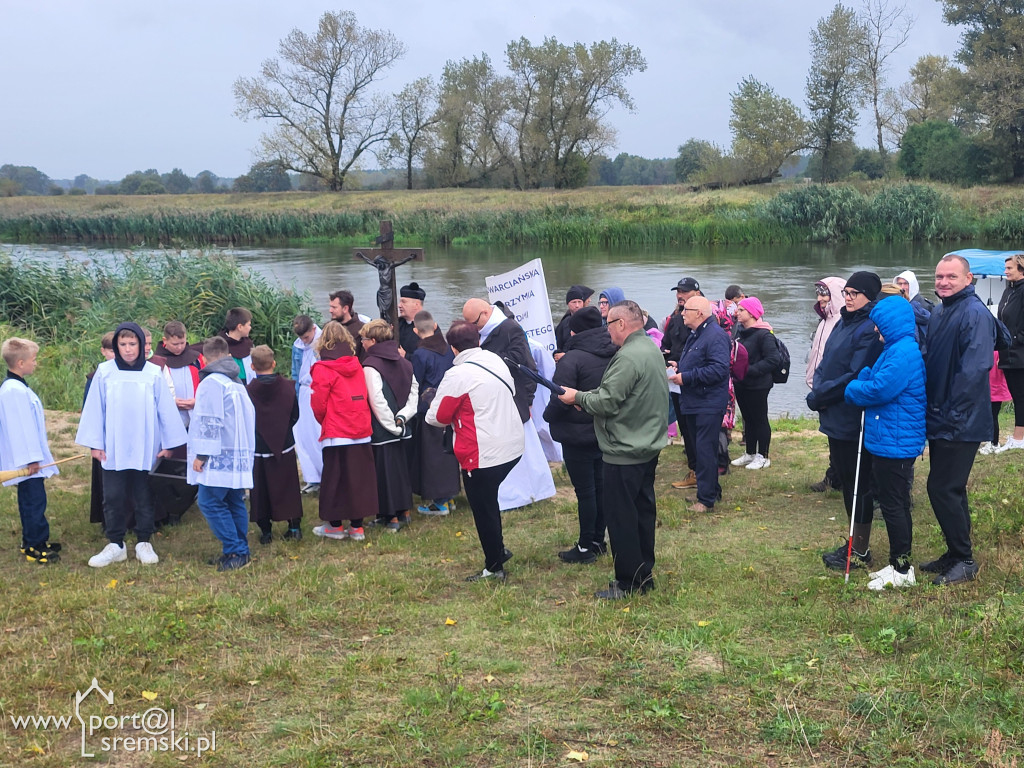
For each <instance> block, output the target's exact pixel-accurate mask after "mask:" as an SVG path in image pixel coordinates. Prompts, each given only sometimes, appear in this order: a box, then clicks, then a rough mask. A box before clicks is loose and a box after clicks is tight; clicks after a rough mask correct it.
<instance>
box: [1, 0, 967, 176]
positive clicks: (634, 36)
mask: <svg viewBox="0 0 1024 768" xmlns="http://www.w3.org/2000/svg"><path fill="white" fill-rule="evenodd" d="M860 1H861V0H855V2H854V3H847V5H857V4H859V2H860ZM906 2H907V5H908V11H909V12H910V13H911V14H912V15H913V16H914V18H915V19H916V22H915V25H914V28H913V31H912V33H911V38H910V41H909V43H908V44H907V45H906V46H905V48H904V49H903V50H902V51H900V52H899V54H898V55H897V56H896V57H895V59H894V62H893V66H892V71H891V73H890V81H891V82H892V84H894V85H895V84H898V83H900V82H903V81H905V80H906V79H908V75H907V72H908V70H909V68H910V66H911V65H912V64H913V63H914V62H915V61H916V60H917V59H918V57H920V56H922V55H924V54H928V53H934V54H944V55H948V56H950V58H952V57H953V55H954V53H955V51H956V49H957V47H958V40H959V36H960V34H959V31H958V30H956V29H954V28H952V27H948V26H946V25H945V24H943V22H942V14H941V4H940V2H938V0H906ZM833 7H834V3H833V2H828V1H826V0H660V1H655V0H579V1H578V2H577V1H576V0H514V1H510V0H486V1H484V2H481V1H480V0H438V2H433V3H426V2H421V1H417V2H411V1H410V0H393V1H392V2H381V1H379V0H378V1H377V2H366V1H365V0H357V1H354V2H349V3H347V4H345V5H338V6H335V7H333V8H332V7H331V6H329V5H324V4H323V2H322V1H321V2H311V0H287V1H286V2H282V0H246V2H241V1H240V0H174V2H167V0H144V1H142V2H140V0H0V33H2V39H3V58H4V62H5V68H4V69H5V71H4V74H3V76H2V77H0V105H2V110H0V164H4V163H13V164H15V165H34V166H36V167H37V168H38V169H39V170H41V171H43V172H44V173H46V174H47V175H49V176H50V177H51V178H55V179H57V178H73V177H74V176H76V175H78V174H80V173H85V174H88V175H90V176H92V177H94V178H99V179H111V180H119V179H121V178H122V177H123V176H125V175H126V174H128V173H130V172H132V171H135V170H144V169H147V168H156V169H157V170H159V171H161V172H166V171H170V170H171V169H172V168H175V167H178V168H181V169H182V170H183V171H185V173H187V174H188V175H189V176H194V175H196V174H197V173H199V172H200V171H202V170H211V171H213V172H214V173H216V174H217V175H219V176H226V177H233V176H236V175H239V174H242V173H245V172H246V170H248V168H249V166H250V165H251V164H252V163H253V162H254V156H253V150H254V148H255V147H256V145H257V139H258V137H259V135H260V133H261V132H262V130H263V127H264V125H263V124H261V123H260V122H258V121H254V122H248V123H246V122H243V121H241V120H240V119H238V118H237V117H235V115H234V108H235V105H234V99H233V96H232V84H233V82H234V81H235V79H236V78H238V77H239V76H243V75H246V76H248V75H255V74H257V72H258V70H259V66H260V63H261V62H262V61H263V60H264V59H266V58H270V57H273V56H275V55H276V52H277V44H278V41H279V40H280V39H281V38H282V37H284V36H285V35H286V34H287V33H288V32H289V31H290V30H291V29H293V28H296V27H297V28H299V29H302V30H303V31H305V32H309V33H312V32H313V31H314V30H315V28H316V23H317V20H318V19H319V17H320V16H321V15H322V14H323V13H324V12H325V11H326V10H351V11H353V12H354V13H355V14H356V17H357V19H358V21H359V23H360V25H362V26H365V27H371V28H385V29H389V30H391V31H392V32H393V33H394V34H395V35H397V36H398V37H399V38H400V39H401V40H403V41H404V42H405V43H406V45H407V47H408V53H407V55H406V57H405V58H404V59H403V60H401V61H400V62H399V63H398V64H397V65H396V66H395V67H393V68H392V69H391V70H390V73H389V74H388V76H387V77H386V78H385V79H384V80H383V81H382V83H381V85H380V87H381V88H382V89H384V90H386V91H388V92H395V91H398V90H400V89H401V88H402V86H403V85H405V84H406V83H408V82H409V81H411V80H413V79H415V78H417V77H421V76H425V75H431V76H433V77H434V78H435V80H436V79H437V78H438V77H439V75H440V73H441V70H442V68H443V67H444V64H445V62H446V61H448V60H459V59H462V58H466V57H470V56H474V55H479V54H480V53H487V54H488V55H489V56H490V57H491V59H492V61H493V62H494V63H495V64H496V65H497V66H499V67H503V62H504V50H505V46H506V44H507V43H508V42H509V41H511V40H514V39H518V38H519V37H526V38H527V39H529V40H530V41H531V42H533V43H537V44H539V43H540V42H541V41H542V40H543V38H544V37H545V36H554V37H556V38H558V40H559V41H560V42H562V43H567V44H568V43H573V42H576V41H580V42H583V43H588V44H589V43H591V42H594V41H597V40H609V39H611V38H613V37H614V38H617V39H618V40H619V42H621V43H630V44H633V45H635V46H637V47H639V48H640V50H641V52H642V53H643V55H644V57H645V58H646V59H647V65H648V66H647V71H646V72H643V73H640V74H636V75H634V76H633V77H632V79H631V80H630V81H629V87H630V89H631V91H632V93H633V96H634V99H635V101H636V111H635V112H634V113H629V112H626V111H625V110H622V109H617V110H615V111H614V112H613V113H612V114H611V116H610V120H611V122H612V124H613V125H614V126H615V127H616V129H617V130H618V138H619V141H618V145H617V147H616V148H615V149H613V150H611V151H610V154H611V156H613V157H614V155H615V154H617V153H618V152H628V153H630V154H634V155H641V156H644V157H649V158H654V157H673V156H675V154H676V150H677V147H678V146H679V145H680V144H681V143H683V142H685V141H686V140H687V139H689V138H691V137H696V138H702V139H708V140H711V141H714V142H716V143H718V144H720V145H723V146H727V145H728V144H729V142H730V140H731V139H730V135H729V93H730V91H733V90H735V88H736V85H737V83H738V82H739V81H740V80H741V79H742V78H743V77H745V76H747V75H753V76H754V77H756V78H757V79H758V80H761V81H762V82H765V83H768V84H769V85H771V86H772V87H773V88H775V90H776V91H777V92H778V93H780V94H781V95H783V96H786V97H788V98H790V99H792V100H793V101H794V102H796V103H797V104H798V105H800V106H801V107H802V106H803V102H804V80H805V78H806V74H807V67H808V62H809V54H808V37H809V33H810V30H811V28H812V27H813V26H814V25H815V23H816V22H817V20H818V19H819V18H820V17H822V16H826V15H827V14H828V13H829V12H830V11H831V9H832V8H833ZM865 117H866V116H865ZM871 135H872V132H871V131H870V129H869V128H868V127H867V123H866V119H862V126H861V131H860V133H859V136H858V141H859V143H860V144H861V145H865V146H866V145H869V144H870V142H871Z"/></svg>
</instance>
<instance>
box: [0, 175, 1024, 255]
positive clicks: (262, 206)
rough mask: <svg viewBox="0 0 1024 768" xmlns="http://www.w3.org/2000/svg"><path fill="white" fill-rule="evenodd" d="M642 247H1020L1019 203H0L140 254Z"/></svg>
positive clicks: (935, 189)
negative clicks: (391, 235) (303, 248)
mask: <svg viewBox="0 0 1024 768" xmlns="http://www.w3.org/2000/svg"><path fill="white" fill-rule="evenodd" d="M382 219H390V220H391V221H392V222H393V224H394V229H395V233H396V243H397V244H399V245H401V244H403V243H404V244H422V245H459V244H476V245H534V246H545V247H560V246H562V247H565V246H649V245H658V246H665V245H683V244H711V243H721V244H759V243H760V244H767V243H799V242H837V241H838V242H890V241H891V242H904V241H913V240H936V241H943V242H955V241H958V240H967V239H971V240H976V239H982V240H986V241H991V242H992V243H993V244H998V243H1003V242H1008V241H1019V240H1021V239H1024V190H1022V189H1021V188H1019V187H972V188H970V189H961V188H957V187H950V186H945V185H939V184H928V185H925V184H907V183H899V184H893V183H883V182H863V183H858V184H855V185H832V186H821V185H802V184H781V183H780V184H770V185H763V186H758V187H746V188H742V189H734V190H724V191H714V192H700V193H695V192H690V191H688V189H687V188H685V187H681V186H665V187H588V188H585V189H579V190H534V191H526V192H513V191H508V190H491V189H483V190H414V191H405V190H401V191H384V192H382V191H374V192H359V191H351V192H344V193H337V194H328V193H303V192H286V193H267V194H260V195H242V194H220V195H174V196H171V195H156V196H105V195H104V196H84V195H83V196H75V197H68V196H61V197H52V198H44V197H12V198H0V240H3V241H8V242H24V243H30V242H43V243H66V242H70V243H87V244H126V245H138V244H142V243H146V244H148V245H150V246H157V245H161V246H191V245H209V244H217V245H254V244H266V243H284V242H307V243H308V242H314V241H315V242H323V241H330V242H336V243H338V244H345V245H358V244H363V245H364V244H366V243H368V242H372V241H373V239H374V238H375V237H376V235H377V234H378V228H379V223H380V221H381V220H382Z"/></svg>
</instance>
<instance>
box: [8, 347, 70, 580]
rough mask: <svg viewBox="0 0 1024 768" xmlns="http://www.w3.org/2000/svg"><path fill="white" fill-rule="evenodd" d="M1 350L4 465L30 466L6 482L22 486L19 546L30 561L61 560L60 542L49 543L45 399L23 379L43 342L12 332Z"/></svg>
mask: <svg viewBox="0 0 1024 768" xmlns="http://www.w3.org/2000/svg"><path fill="white" fill-rule="evenodd" d="M0 354H2V355H3V358H4V362H5V363H6V364H7V378H6V379H4V382H3V384H0V469H5V470H6V469H28V470H29V473H30V474H29V475H28V476H26V477H16V478H14V479H13V480H8V481H7V482H6V483H4V485H17V486H18V513H19V514H20V515H21V552H22V554H23V555H25V559H26V560H28V561H29V562H30V563H39V564H41V565H47V564H49V563H52V562H56V561H57V560H60V555H59V554H57V553H58V552H59V551H60V544H51V543H49V538H50V523H49V522H48V521H47V519H46V487H45V485H44V484H43V480H44V479H45V478H47V477H53V476H54V475H56V474H57V468H56V467H45V468H43V469H40V465H41V464H50V463H52V462H53V456H51V455H50V447H49V445H48V444H47V438H46V421H45V418H44V416H43V404H42V403H41V402H40V400H39V397H38V396H37V395H36V393H35V392H33V391H32V390H31V389H29V386H28V384H27V383H26V381H25V377H26V376H30V375H31V374H32V373H34V372H35V370H36V357H37V355H38V354H39V345H38V344H36V343H35V342H34V341H29V340H28V339H19V338H10V339H8V340H7V341H5V342H4V344H3V348H2V350H0Z"/></svg>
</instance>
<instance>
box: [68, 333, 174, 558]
mask: <svg viewBox="0 0 1024 768" xmlns="http://www.w3.org/2000/svg"><path fill="white" fill-rule="evenodd" d="M145 345H146V338H145V333H144V332H143V330H142V328H140V327H139V326H138V325H136V324H135V323H121V325H119V326H118V327H117V330H116V331H114V359H113V360H108V361H107V362H105V363H101V364H100V366H99V368H97V369H96V374H95V375H94V376H93V379H92V385H91V386H90V387H89V395H88V396H87V397H86V399H85V405H84V406H83V408H82V419H81V421H80V422H79V424H78V434H77V435H76V437H75V442H76V443H78V444H79V445H84V446H86V447H87V448H90V449H91V450H92V456H93V458H95V459H99V461H100V463H101V465H102V467H103V519H104V529H105V530H104V533H105V534H106V537H107V539H109V541H110V543H109V544H107V546H105V547H104V548H103V550H102V551H101V552H99V553H98V554H96V555H94V556H93V557H92V558H90V559H89V565H91V566H92V567H93V568H103V567H104V566H107V565H110V564H111V563H118V562H123V561H125V560H127V559H128V553H127V552H126V551H125V546H124V536H125V533H126V529H127V521H128V515H129V511H128V496H129V494H130V495H131V497H132V500H133V501H134V504H135V535H136V536H137V537H138V543H137V544H136V545H135V557H136V559H138V561H139V562H140V563H142V564H143V565H153V564H155V563H157V562H159V560H160V558H159V557H158V556H157V554H156V552H154V551H153V546H152V544H150V541H149V540H150V537H151V536H152V535H153V529H154V519H153V518H154V509H153V497H152V493H151V492H150V487H149V471H150V470H151V469H152V468H153V464H154V463H155V461H156V459H157V458H169V457H170V456H171V449H173V448H176V447H178V446H179V445H183V444H184V443H185V440H186V439H187V434H186V432H185V427H184V426H183V425H182V423H181V417H180V416H178V409H177V408H176V407H175V405H174V398H173V397H172V396H171V391H170V389H169V388H168V386H167V382H166V380H165V379H164V376H163V374H162V373H161V371H160V369H159V368H158V367H157V366H155V365H153V363H149V362H147V361H146V358H145V354H144V349H145Z"/></svg>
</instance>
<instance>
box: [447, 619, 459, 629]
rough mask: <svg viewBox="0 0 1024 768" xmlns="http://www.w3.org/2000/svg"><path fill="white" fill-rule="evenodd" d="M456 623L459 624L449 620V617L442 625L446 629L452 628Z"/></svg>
mask: <svg viewBox="0 0 1024 768" xmlns="http://www.w3.org/2000/svg"><path fill="white" fill-rule="evenodd" d="M458 623H459V622H457V621H456V620H455V619H453V618H450V617H449V618H447V619H445V620H444V624H445V626H446V627H454V626H455V625H456V624H458Z"/></svg>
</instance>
